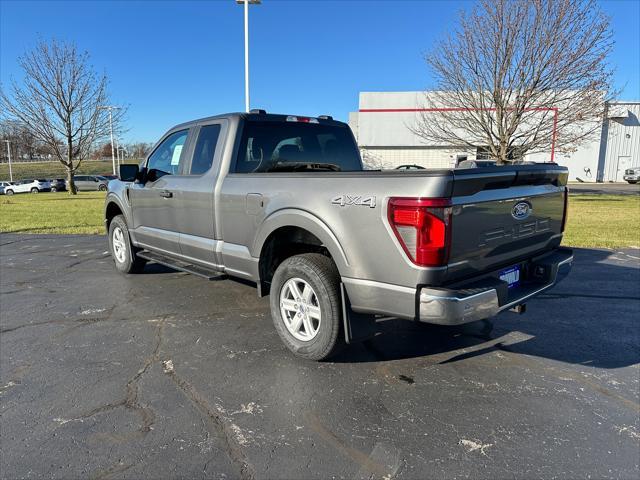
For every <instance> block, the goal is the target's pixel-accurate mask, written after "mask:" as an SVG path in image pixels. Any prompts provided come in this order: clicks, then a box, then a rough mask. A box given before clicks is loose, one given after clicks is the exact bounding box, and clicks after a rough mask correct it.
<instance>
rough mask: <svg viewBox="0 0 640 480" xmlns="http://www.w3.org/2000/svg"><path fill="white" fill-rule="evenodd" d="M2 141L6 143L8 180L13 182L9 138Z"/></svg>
mask: <svg viewBox="0 0 640 480" xmlns="http://www.w3.org/2000/svg"><path fill="white" fill-rule="evenodd" d="M4 143H6V144H7V155H8V156H9V181H10V182H13V172H12V171H11V147H9V144H10V143H11V140H5V141H4Z"/></svg>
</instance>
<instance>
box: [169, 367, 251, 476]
mask: <svg viewBox="0 0 640 480" xmlns="http://www.w3.org/2000/svg"><path fill="white" fill-rule="evenodd" d="M167 375H168V376H169V378H171V380H173V382H174V383H175V384H176V386H177V387H178V388H179V389H180V390H181V391H182V392H183V393H184V395H185V396H186V397H187V398H188V399H189V400H190V401H191V402H192V403H193V404H194V406H195V407H196V409H197V410H198V411H199V412H200V413H202V414H203V415H204V416H205V417H206V418H207V419H208V420H209V421H210V423H211V424H212V425H213V426H214V427H215V429H216V431H217V433H218V434H219V437H220V438H221V439H222V440H223V441H224V442H225V446H224V447H225V448H224V451H225V453H226V454H227V456H228V457H229V459H230V460H231V461H232V462H233V463H234V464H235V465H236V466H237V467H238V469H239V473H240V478H241V479H242V480H253V479H254V478H255V477H256V474H255V470H254V468H253V465H251V464H250V463H249V461H248V460H247V457H246V455H245V454H244V450H243V449H242V446H241V445H240V443H239V442H238V440H237V439H236V437H237V431H236V430H234V428H233V427H234V425H233V424H231V423H230V422H229V421H227V419H226V418H225V417H224V415H222V413H221V412H220V411H219V409H217V408H212V407H211V406H210V405H209V403H208V402H207V400H206V399H205V398H203V397H202V395H200V393H198V391H197V390H196V389H195V388H194V387H193V386H192V385H191V384H190V383H189V382H187V381H186V380H183V379H182V378H180V377H178V375H176V373H175V371H171V372H169V373H167ZM236 428H237V427H236Z"/></svg>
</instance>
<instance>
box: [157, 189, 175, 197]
mask: <svg viewBox="0 0 640 480" xmlns="http://www.w3.org/2000/svg"><path fill="white" fill-rule="evenodd" d="M160 196H161V197H164V198H171V197H173V192H170V191H169V190H163V191H161V192H160Z"/></svg>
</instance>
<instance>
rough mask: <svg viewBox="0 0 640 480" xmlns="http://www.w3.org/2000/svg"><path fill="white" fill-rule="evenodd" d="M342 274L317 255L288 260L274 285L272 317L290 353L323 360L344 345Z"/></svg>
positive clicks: (304, 255)
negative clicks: (341, 295)
mask: <svg viewBox="0 0 640 480" xmlns="http://www.w3.org/2000/svg"><path fill="white" fill-rule="evenodd" d="M339 286H340V275H339V274H338V270H337V268H336V266H335V264H334V263H333V261H332V260H331V259H330V258H328V257H326V256H324V255H320V254H317V253H305V254H302V255H296V256H293V257H289V258H287V259H286V260H285V261H283V262H282V263H281V264H280V265H279V266H278V268H277V269H276V272H275V274H274V276H273V280H272V283H271V316H272V318H273V323H274V325H275V327H276V331H277V332H278V335H279V336H280V338H281V339H282V341H283V342H284V344H285V345H286V346H287V348H288V349H289V350H291V351H292V352H293V353H295V354H296V355H298V356H299V357H303V358H307V359H309V360H324V359H326V358H329V357H331V356H333V355H335V354H336V353H337V352H338V351H339V350H340V349H341V348H342V346H343V345H344V338H343V332H342V307H341V305H342V304H341V302H340V288H339Z"/></svg>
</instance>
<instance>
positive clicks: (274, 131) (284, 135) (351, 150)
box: [235, 121, 362, 173]
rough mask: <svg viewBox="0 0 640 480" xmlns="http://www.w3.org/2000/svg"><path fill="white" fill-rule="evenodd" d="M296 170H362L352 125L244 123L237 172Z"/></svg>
mask: <svg viewBox="0 0 640 480" xmlns="http://www.w3.org/2000/svg"><path fill="white" fill-rule="evenodd" d="M300 167H307V168H300ZM294 170H295V171H325V172H326V171H343V172H354V171H360V170H362V166H361V161H360V153H359V152H358V148H357V146H356V144H355V142H354V140H353V136H352V135H351V131H350V130H349V128H348V127H346V126H344V127H342V126H338V125H321V124H317V123H302V122H251V121H248V122H246V123H245V125H244V129H243V132H242V139H241V141H240V148H239V150H238V160H237V164H236V169H235V171H236V172H239V173H249V172H269V171H294Z"/></svg>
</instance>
